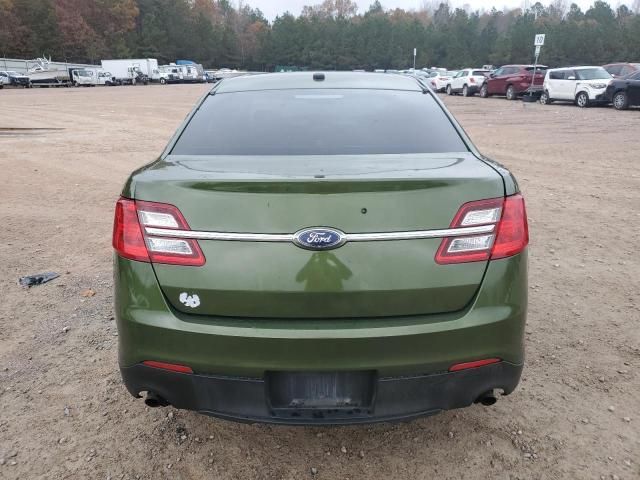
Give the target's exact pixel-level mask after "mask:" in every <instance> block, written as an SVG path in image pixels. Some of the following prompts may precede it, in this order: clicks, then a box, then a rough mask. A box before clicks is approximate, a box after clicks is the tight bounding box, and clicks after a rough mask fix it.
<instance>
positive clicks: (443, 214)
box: [113, 72, 529, 424]
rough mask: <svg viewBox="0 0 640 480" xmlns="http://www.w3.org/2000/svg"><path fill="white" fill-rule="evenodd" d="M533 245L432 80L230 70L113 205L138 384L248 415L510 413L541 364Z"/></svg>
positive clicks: (119, 276) (515, 195) (186, 402)
mask: <svg viewBox="0 0 640 480" xmlns="http://www.w3.org/2000/svg"><path fill="white" fill-rule="evenodd" d="M528 241H529V236H528V227H527V217H526V212H525V205H524V200H523V198H522V196H521V195H520V193H519V188H518V184H517V183H516V180H515V179H514V177H513V176H512V175H511V174H510V173H509V171H507V170H506V169H505V168H504V167H502V166H501V165H499V164H497V163H495V162H493V161H491V160H489V159H487V158H485V157H483V156H482V155H481V154H480V153H479V152H478V151H477V149H476V148H475V147H474V146H473V144H472V143H471V141H470V140H469V138H468V137H467V136H466V134H465V133H464V131H463V130H462V128H461V127H460V126H459V125H458V123H457V122H456V121H455V119H454V118H453V117H452V116H451V114H450V113H449V112H448V111H447V110H446V108H445V107H444V105H443V104H442V103H441V102H440V101H439V100H438V99H437V98H436V95H435V94H434V93H433V92H432V91H431V90H430V88H429V87H428V86H427V85H425V84H423V83H422V82H421V80H420V79H417V78H413V77H410V76H400V75H390V74H375V73H353V72H351V73H346V72H345V73H340V72H327V73H307V72H302V73H285V74H267V75H257V76H246V77H238V78H233V79H226V80H223V81H221V82H220V83H219V84H217V85H216V86H215V87H213V89H212V90H211V91H210V92H208V93H207V94H206V95H205V96H204V97H203V98H202V99H201V100H200V101H199V102H198V104H197V105H196V106H195V108H194V109H193V111H192V112H191V114H190V115H189V116H188V117H187V119H186V120H185V122H184V123H183V125H182V126H181V127H180V128H179V129H178V131H177V132H176V134H175V135H174V137H173V138H172V139H171V141H170V142H169V145H168V146H167V147H166V149H165V151H164V152H163V153H162V155H161V156H160V158H159V159H158V160H157V161H155V162H153V163H151V164H149V165H147V166H145V167H143V168H141V169H139V170H137V171H135V172H134V173H133V174H132V175H131V176H130V178H129V180H128V181H127V182H126V185H125V186H124V189H123V191H122V196H121V198H120V199H119V200H118V202H117V205H116V212H115V222H114V231H113V246H114V249H115V256H114V275H115V310H116V316H117V322H118V331H119V363H120V370H121V373H122V377H123V379H124V384H125V385H126V387H127V389H128V390H129V392H130V393H131V394H132V395H134V396H136V397H141V396H142V394H145V395H146V397H145V402H146V403H147V405H149V406H154V407H155V406H165V405H172V406H174V407H176V408H182V409H189V410H195V411H198V412H201V413H205V414H209V415H214V416H218V417H221V418H226V419H233V420H239V421H248V422H270V423H287V424H340V423H367V422H377V421H391V420H400V419H407V418H412V417H417V416H422V415H430V414H434V413H437V412H440V411H442V410H448V409H453V408H460V407H466V406H469V405H471V404H473V403H482V404H484V405H491V404H493V403H495V401H496V395H497V394H504V395H506V394H509V393H511V392H512V391H513V390H514V389H515V388H516V386H517V384H518V381H519V379H520V374H521V371H522V367H523V360H524V348H523V333H524V326H525V319H526V311H527V244H528Z"/></svg>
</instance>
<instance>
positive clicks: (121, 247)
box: [113, 198, 205, 267]
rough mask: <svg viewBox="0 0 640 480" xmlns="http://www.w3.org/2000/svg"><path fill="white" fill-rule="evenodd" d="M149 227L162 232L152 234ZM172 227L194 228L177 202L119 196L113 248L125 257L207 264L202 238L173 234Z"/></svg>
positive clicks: (155, 261) (173, 262)
mask: <svg viewBox="0 0 640 480" xmlns="http://www.w3.org/2000/svg"><path fill="white" fill-rule="evenodd" d="M147 228H155V229H157V230H159V231H161V232H162V235H161V236H160V235H150V234H148V232H147ZM172 230H176V231H185V230H190V228H189V225H188V224H187V221H186V220H185V219H184V217H183V216H182V214H181V213H180V211H179V210H178V209H177V208H176V207H175V206H173V205H169V204H167V203H156V202H145V201H139V200H138V201H136V200H131V199H128V198H120V199H119V200H118V203H117V204H116V214H115V220H114V225H113V248H114V249H115V251H116V252H117V253H118V255H120V256H121V257H124V258H128V259H131V260H138V261H140V262H152V263H163V264H168V265H183V266H192V267H199V266H202V265H204V263H205V257H204V254H203V253H202V250H201V249H200V245H198V242H197V241H196V240H193V239H187V238H179V237H178V236H177V235H175V236H172V234H171V231H172ZM176 233H177V232H176Z"/></svg>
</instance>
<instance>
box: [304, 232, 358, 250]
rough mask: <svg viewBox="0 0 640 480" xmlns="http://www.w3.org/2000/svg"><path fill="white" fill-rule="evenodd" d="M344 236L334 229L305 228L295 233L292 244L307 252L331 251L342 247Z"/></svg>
mask: <svg viewBox="0 0 640 480" xmlns="http://www.w3.org/2000/svg"><path fill="white" fill-rule="evenodd" d="M345 241H346V237H345V234H344V233H343V232H341V231H340V230H336V229H334V228H324V227H316V228H305V229H304V230H300V231H299V232H297V233H295V234H294V236H293V243H295V244H296V245H297V246H298V247H300V248H306V249H307V250H331V249H332V248H338V247H341V246H342V245H344V242H345Z"/></svg>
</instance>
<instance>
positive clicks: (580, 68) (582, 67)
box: [547, 65, 604, 72]
mask: <svg viewBox="0 0 640 480" xmlns="http://www.w3.org/2000/svg"><path fill="white" fill-rule="evenodd" d="M588 68H604V67H599V66H595V65H594V66H590V65H580V66H577V67H562V68H551V69H549V70H547V71H549V72H557V71H558V70H586V69H588Z"/></svg>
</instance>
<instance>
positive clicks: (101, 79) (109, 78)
mask: <svg viewBox="0 0 640 480" xmlns="http://www.w3.org/2000/svg"><path fill="white" fill-rule="evenodd" d="M98 85H106V86H107V87H112V86H115V85H118V81H117V80H116V77H114V76H113V74H112V73H111V72H105V71H104V70H98Z"/></svg>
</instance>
